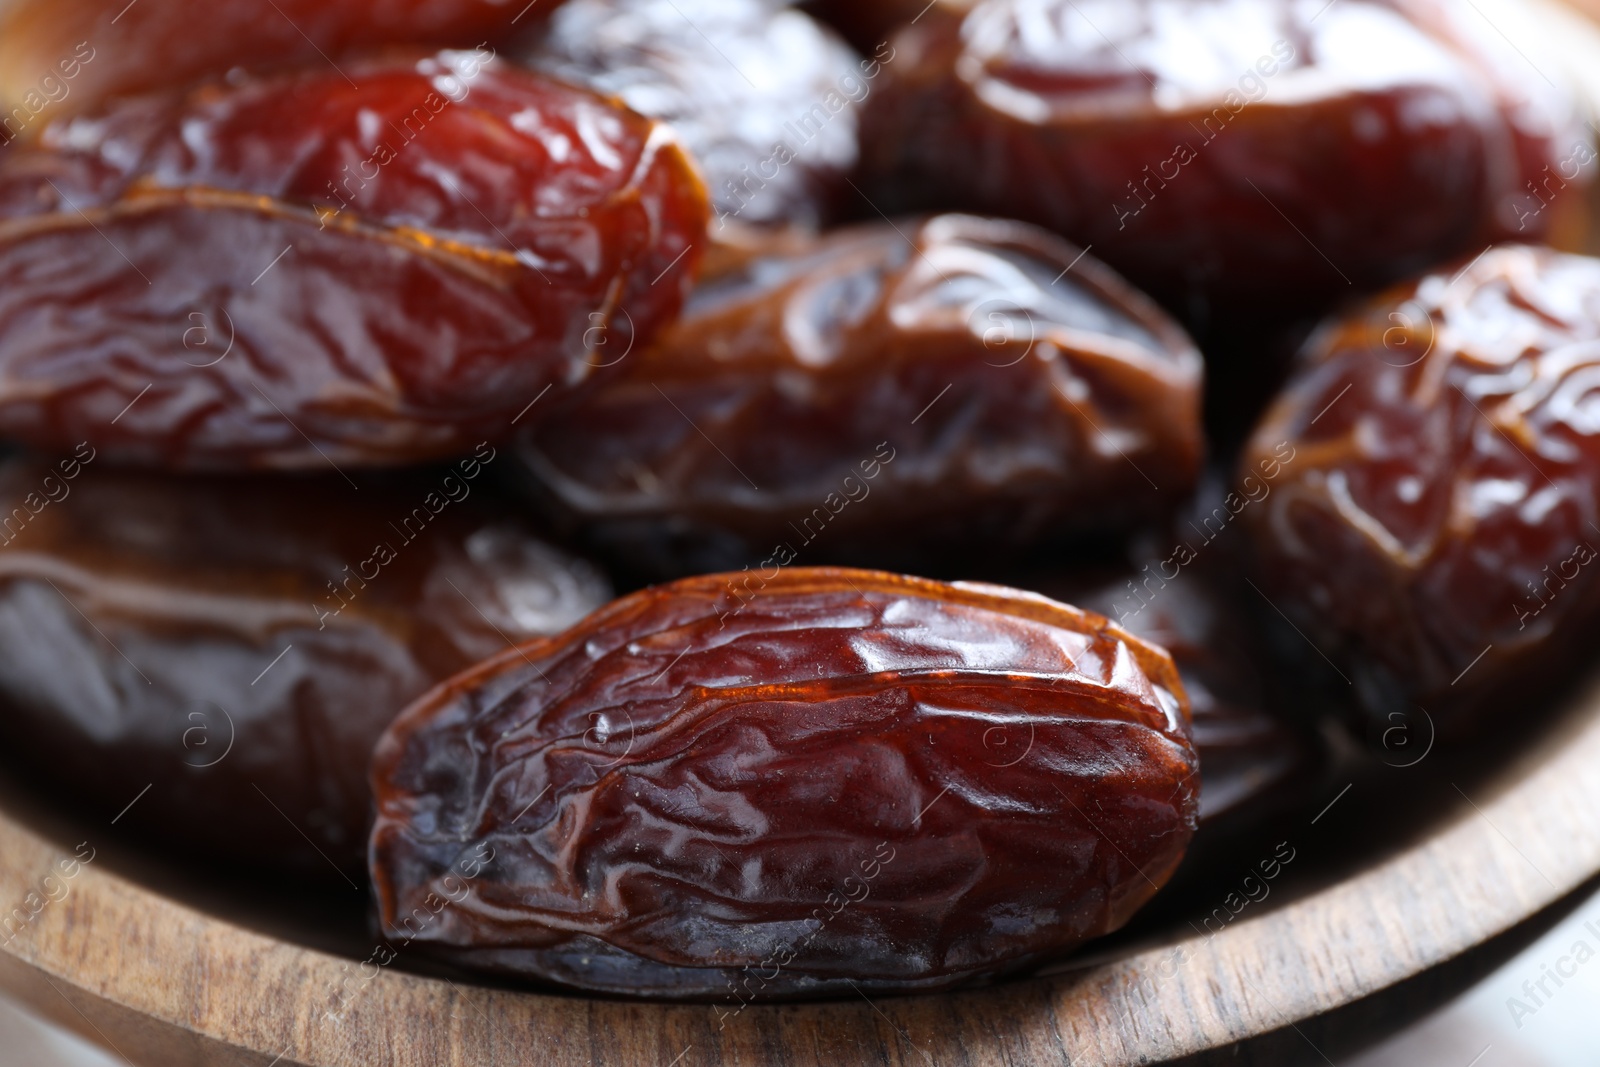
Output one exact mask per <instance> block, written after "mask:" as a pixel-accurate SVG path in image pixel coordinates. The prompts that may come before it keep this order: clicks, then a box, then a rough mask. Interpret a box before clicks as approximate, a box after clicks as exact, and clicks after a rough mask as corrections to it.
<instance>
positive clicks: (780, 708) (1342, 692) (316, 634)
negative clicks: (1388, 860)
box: [0, 0, 1600, 1006]
mask: <svg viewBox="0 0 1600 1067" xmlns="http://www.w3.org/2000/svg"><path fill="white" fill-rule="evenodd" d="M519 6H520V5H517V4H509V5H508V4H502V3H499V2H495V0H429V2H427V3H422V2H414V0H386V2H385V3H383V4H369V3H360V2H357V0H317V2H316V3H308V2H304V0H211V2H205V3H202V2H199V0H142V2H141V3H139V4H138V5H136V6H135V5H130V6H129V7H128V8H125V9H123V11H122V12H121V13H120V14H119V13H117V12H114V11H104V10H102V5H99V4H95V3H90V2H88V0H6V2H3V3H0V442H3V446H0V447H3V451H0V740H3V745H0V748H3V749H4V751H5V758H6V759H7V760H8V761H9V762H10V763H11V765H12V767H13V769H14V770H15V771H16V772H17V773H19V774H21V775H22V776H24V777H26V778H28V779H30V780H31V782H32V786H33V787H35V788H38V789H41V790H46V791H49V792H51V793H53V794H55V795H58V796H59V795H70V797H71V800H70V803H71V804H72V805H75V806H77V807H78V808H79V809H81V810H84V811H93V812H96V813H101V812H104V813H116V812H117V811H118V810H119V809H120V810H121V814H119V815H117V818H116V819H115V820H113V825H115V826H116V832H117V833H118V834H122V835H126V837H127V838H128V839H129V840H130V841H135V842H137V843H138V846H139V847H141V848H146V849H148V850H150V851H152V852H155V853H161V854H163V855H164V856H166V857H167V858H168V859H169V860H171V859H173V858H176V860H177V862H179V863H181V864H182V865H183V869H184V870H186V871H189V872H191V873H193V874H194V875H195V876H197V877H199V876H204V875H205V874H206V873H207V872H212V873H214V872H223V871H235V872H247V873H248V874H249V875H250V876H251V877H255V878H264V879H267V880H268V881H269V882H270V884H275V885H292V886H295V887H299V888H305V887H313V888H314V887H316V886H318V885H320V884H324V883H326V884H334V885H341V886H343V885H344V884H345V883H348V885H353V886H357V887H358V888H359V889H360V890H361V891H362V892H364V893H368V892H370V895H371V898H372V900H373V902H374V909H373V910H374V916H375V919H374V921H375V924H376V928H377V929H378V931H379V933H380V936H381V937H382V938H383V939H384V943H385V944H386V945H388V946H390V954H389V958H390V959H394V958H396V955H397V953H398V949H399V948H401V947H405V946H414V947H413V948H412V949H411V951H410V952H409V953H408V954H407V955H406V957H405V959H406V961H407V964H410V963H411V961H413V960H420V959H422V958H428V959H431V960H432V961H433V965H438V964H441V963H442V964H445V965H449V966H453V967H457V968H462V969H466V970H468V971H478V972H482V973H484V974H486V975H493V976H495V978H496V979H497V980H506V979H510V980H512V981H518V982H523V983H530V984H533V985H536V986H541V987H559V988H565V989H570V990H580V991H590V992H595V993H602V994H606V995H621V996H643V997H669V998H670V997H678V998H690V999H701V1000H713V1001H723V1002H726V1003H730V1004H732V1003H737V1004H739V1005H741V1006H742V1005H743V1004H746V1003H750V1002H754V1001H760V1000H772V999H792V998H800V997H817V996H834V995H846V996H849V995H856V994H860V993H861V992H863V991H868V992H883V993H894V992H911V991H925V990H935V989H944V988H949V987H952V986H957V985H963V984H971V983H977V982H987V981H993V980H996V979H999V978H1002V977H1006V976H1013V975H1018V974H1026V973H1030V972H1035V971H1037V970H1039V969H1040V968H1042V967H1046V966H1052V965H1057V964H1059V963H1060V962H1061V961H1062V960H1063V958H1065V957H1067V956H1069V955H1070V954H1071V953H1072V952H1073V951H1074V950H1076V949H1077V948H1079V946H1082V945H1084V944H1085V943H1086V942H1089V941H1091V940H1093V939H1096V938H1100V937H1102V936H1104V935H1106V934H1109V933H1112V932H1113V931H1116V930H1118V929H1121V928H1122V927H1124V926H1125V925H1126V924H1128V923H1129V921H1130V920H1132V919H1133V918H1134V916H1135V915H1136V914H1138V913H1139V912H1140V911H1141V909H1145V907H1146V905H1147V904H1150V902H1151V901H1152V900H1161V901H1162V902H1163V904H1162V905H1161V909H1157V910H1162V909H1165V911H1166V912H1167V913H1171V912H1173V911H1174V909H1176V910H1178V911H1181V910H1182V908H1183V906H1184V901H1183V900H1181V899H1175V898H1177V897H1181V896H1182V893H1181V892H1180V893H1177V894H1175V893H1174V888H1179V887H1181V886H1183V885H1194V884H1198V882H1197V880H1198V879H1204V877H1206V876H1207V874H1208V873H1214V872H1213V871H1212V870H1211V867H1210V865H1212V864H1215V863H1219V862H1220V861H1219V860H1218V859H1217V857H1219V856H1222V855H1223V854H1224V853H1226V851H1227V849H1228V848H1231V847H1237V846H1239V845H1240V844H1241V842H1247V843H1248V844H1249V845H1250V846H1255V845H1259V846H1260V847H1259V851H1260V852H1261V854H1263V855H1269V854H1277V853H1275V852H1274V847H1275V845H1274V843H1275V842H1276V841H1277V840H1278V838H1277V836H1276V834H1275V828H1276V827H1277V826H1278V825H1279V824H1280V822H1281V820H1282V818H1283V817H1284V816H1285V814H1286V813H1292V812H1294V811H1296V810H1297V809H1299V808H1302V807H1304V806H1305V804H1306V803H1307V802H1308V799H1309V798H1311V797H1312V796H1314V795H1316V791H1317V789H1318V786H1319V784H1320V783H1323V782H1325V781H1326V780H1327V770H1328V768H1329V767H1330V766H1332V765H1333V764H1334V762H1335V760H1336V759H1339V760H1344V761H1345V764H1346V765H1348V762H1349V761H1350V760H1352V759H1359V758H1361V757H1360V754H1359V752H1358V750H1359V747H1360V746H1359V744H1354V745H1352V744H1347V743H1341V742H1340V741H1339V739H1340V738H1341V737H1342V738H1344V740H1345V741H1349V740H1351V739H1354V738H1359V736H1360V735H1361V734H1362V732H1363V731H1365V730H1367V729H1368V728H1369V727H1368V724H1369V723H1370V722H1372V721H1378V722H1382V721H1386V719H1388V718H1390V717H1393V716H1396V715H1400V716H1402V717H1405V716H1411V715H1413V714H1415V713H1417V712H1424V713H1426V715H1427V716H1428V718H1429V721H1433V722H1437V724H1438V726H1439V732H1440V736H1441V739H1442V741H1443V742H1444V743H1446V744H1456V745H1462V746H1466V745H1474V744H1485V743H1487V744H1491V745H1492V744H1493V743H1494V719H1495V718H1496V716H1494V715H1493V714H1492V712H1493V711H1494V710H1495V709H1496V708H1498V707H1501V706H1504V704H1505V703H1506V702H1507V701H1510V700H1517V701H1523V702H1526V701H1527V700H1529V699H1533V694H1536V693H1553V692H1554V691H1555V690H1556V688H1557V687H1559V686H1560V685H1562V684H1564V683H1565V682H1567V681H1570V680H1571V679H1573V678H1574V677H1575V676H1576V675H1577V672H1578V671H1579V670H1580V669H1581V667H1582V650H1583V649H1584V648H1586V647H1589V645H1590V643H1591V638H1592V637H1593V636H1595V635H1596V633H1597V626H1600V577H1597V576H1600V565H1597V566H1593V567H1591V566H1590V564H1591V563H1593V562H1594V561H1595V559H1596V556H1597V555H1600V547H1597V546H1600V260H1595V259H1590V258H1587V257H1586V256H1584V255H1582V254H1580V253H1581V250H1582V248H1583V247H1584V242H1585V241H1586V240H1587V239H1588V233H1587V218H1588V204H1587V200H1586V197H1587V195H1588V188H1589V186H1590V185H1591V184H1592V178H1593V175H1594V171H1595V168H1596V162H1597V156H1596V150H1595V146H1594V144H1593V141H1592V139H1591V130H1592V129H1593V127H1592V126H1591V125H1590V124H1589V117H1588V115H1587V112H1586V110H1585V108H1584V106H1583V104H1582V102H1581V100H1580V99H1579V97H1578V96H1577V95H1576V92H1575V91H1574V90H1573V89H1572V88H1570V87H1569V86H1568V84H1567V83H1566V82H1565V81H1564V80H1563V79H1562V78H1560V77H1557V76H1556V75H1558V74H1559V71H1554V70H1552V71H1549V72H1546V71H1544V70H1538V69H1535V68H1533V67H1532V66H1531V65H1530V64H1529V63H1528V62H1527V61H1526V59H1525V58H1524V56H1523V55H1522V53H1521V52H1520V51H1519V50H1518V49H1517V46H1516V45H1515V44H1513V43H1511V41H1510V40H1509V39H1508V38H1506V37H1504V36H1502V35H1501V34H1499V33H1498V32H1492V31H1494V27H1492V26H1491V27H1489V28H1488V29H1486V28H1485V27H1484V25H1482V22H1483V18H1482V15H1481V13H1476V12H1472V11H1468V10H1466V8H1468V7H1472V6H1473V5H1472V4H1471V0H1342V2H1341V3H1339V4H1336V5H1334V4H1324V3H1321V2H1320V0H1319V2H1315V3H1308V2H1303V0H934V2H933V3H930V4H927V5H926V6H924V5H923V4H922V3H918V2H912V3H905V2H902V0H863V2H858V3H854V4H848V5H846V4H840V3H835V2H833V0H812V2H810V3H806V4H801V5H799V6H787V5H785V4H782V3H780V2H778V0H565V2H556V0H546V2H544V3H542V4H539V5H531V4H530V5H528V6H527V7H524V8H522V10H521V11H518V10H516V9H517V8H518V7H519ZM1246 372H1247V373H1248V374H1252V375H1255V376H1256V378H1257V380H1256V381H1254V382H1253V383H1251V384H1250V385H1249V386H1248V387H1240V386H1236V385H1235V384H1234V383H1237V382H1239V381H1240V376H1241V374H1242V373H1246ZM1280 385H1281V388H1280ZM1235 392H1236V394H1237V395H1232V396H1230V395H1226V394H1229V393H1235ZM1261 398H1266V399H1264V400H1263V399H1261ZM614 597H615V598H614ZM1330 671H1331V674H1330V673H1329V672H1330ZM1335 676H1336V677H1335ZM1329 739H1332V740H1333V741H1334V743H1333V744H1331V745H1330V744H1328V741H1329ZM1340 752H1342V753H1343V754H1342V755H1336V753H1340ZM1352 752H1354V753H1356V755H1352V754H1351V753H1352ZM1290 854H1291V855H1292V852H1291V853H1290ZM1180 871H1181V872H1182V873H1181V874H1180ZM1164 887H1165V888H1164ZM344 891H346V892H348V887H346V888H345V889H344ZM1146 914H1149V912H1148V911H1147V912H1146Z"/></svg>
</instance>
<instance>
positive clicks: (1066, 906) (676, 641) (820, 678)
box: [371, 568, 1195, 1000]
mask: <svg viewBox="0 0 1600 1067" xmlns="http://www.w3.org/2000/svg"><path fill="white" fill-rule="evenodd" d="M1194 770H1195V755H1194V751H1193V749H1192V747H1191V745H1190V742H1189V723H1188V711H1187V709H1186V707H1185V704H1184V698H1183V690H1182V686H1181V684H1180V683H1179V681H1178V677H1177V673H1176V671H1175V670H1174V669H1173V666H1172V661H1171V660H1170V659H1169V658H1168V657H1167V655H1166V653H1164V652H1162V651H1161V650H1159V649H1157V648H1155V647H1153V646H1150V645H1147V644H1145V643H1144V642H1142V641H1140V640H1138V639H1137V638H1135V637H1133V636H1132V635H1130V634H1128V633H1126V632H1125V631H1123V630H1121V629H1119V628H1118V627H1116V626H1114V625H1113V624H1111V623H1110V622H1108V621H1107V620H1106V619H1104V618H1103V617H1101V616H1098V615H1093V614H1090V613H1086V612H1081V611H1078V610H1077V609H1075V608H1070V607H1067V606H1065V605H1061V604H1057V603H1055V602H1053V601H1050V600H1047V599H1045V598H1043V597H1038V596H1034V595H1031V594H1026V593H1020V592H1017V591H1015V590H1010V589H1005V588H1002V587H999V586H985V585H967V584H957V585H947V584H943V583H938V582H930V581H926V580H922V579H914V578H904V577H898V576H894V575H889V574H883V573H880V572H873V571H860V570H847V569H824V568H809V569H792V570H787V571H779V572H778V573H775V574H772V575H770V576H769V575H759V576H758V575H752V574H750V573H748V572H747V573H743V574H724V575H711V576H706V577H699V578H691V579H685V580H683V581H679V582H675V583H672V584H670V585H665V586H660V587H656V588H653V589H648V590H645V591H643V592H640V593H636V594H634V595H632V596H629V597H626V598H624V599H622V600H619V601H616V602H615V603H613V604H612V605H610V606H609V607H607V608H605V609H603V610H602V611H600V612H597V613H596V614H595V615H592V616H590V617H589V618H588V619H586V620H585V621H584V622H582V623H580V624H578V625H577V626H576V627H574V628H573V629H571V630H569V631H568V632H567V633H565V634H563V635H561V636H560V637H557V638H554V639H551V640H549V641H545V642H534V643H529V644H525V645H523V646H521V647H520V648H518V649H516V650H514V651H511V652H509V653H507V654H503V655H500V656H497V657H495V658H494V659H492V660H490V661H488V662H486V663H484V664H481V665H479V666H478V667H476V668H474V669H473V670H471V671H468V672H466V673H464V674H462V675H460V676H458V677H456V678H455V679H452V680H451V681H450V682H448V683H446V684H444V685H442V686H440V687H439V688H438V689H436V690H434V691H433V692H432V693H430V694H429V695H428V696H426V697H424V698H423V699H422V700H420V701H419V702H418V703H416V704H415V705H413V706H412V707H411V708H409V709H408V710H407V711H406V712H405V713H404V714H403V715H402V716H401V717H400V718H399V719H397V720H396V721H395V723H394V724H393V725H392V726H391V727H390V729H389V730H388V731H387V732H386V733H385V735H384V738H383V740H382V741H380V743H379V746H378V749H377V751H376V753H375V754H374V757H373V785H374V789H375V790H376V793H377V796H378V820H377V823H376V825H375V826H374V829H373V834H372V851H371V857H372V873H373V878H374V885H375V888H376V892H377V898H378V904H379V915H380V919H381V923H382V928H383V931H384V933H385V934H386V936H388V937H390V938H391V939H397V940H398V939H402V938H403V939H404V940H406V941H407V942H411V941H413V940H414V941H416V942H417V943H419V944H423V945H426V947H427V948H428V949H429V950H430V951H432V952H436V953H439V954H441V955H443V956H445V957H447V958H449V959H451V960H454V961H456V962H458V963H463V964H466V965H468V966H473V967H477V968H483V969H488V970H494V971H501V972H509V973H512V974H516V975H520V976H523V977H530V978H538V979H543V980H547V981H551V982H556V983H560V984H563V985H567V986H573V987H577V988H582V989H590V990H600V991H606V992H617V993H632V994H646V995H652V994H653V995H680V996H703V997H715V996H719V995H723V996H726V995H732V996H735V997H738V998H739V999H740V1000H749V999H752V998H763V997H774V996H787V995H799V994H807V993H817V992H829V991H835V990H840V991H849V990H850V989H851V987H852V983H853V984H855V985H858V986H859V987H860V988H861V989H866V990H873V989H877V990H909V989H925V988H935V987H940V986H947V985H951V984H954V983H957V982H960V981H966V980H972V979H977V978H981V977H987V976H991V975H994V974H998V973H1001V972H1006V971H1010V970H1015V969H1017V968H1019V967H1023V966H1026V965H1029V964H1031V963H1034V962H1037V961H1039V960H1042V959H1046V958H1050V957H1053V956H1055V955H1058V954H1060V953H1062V952H1065V951H1067V950H1069V949H1071V948H1073V947H1074V946H1076V945H1078V944H1080V943H1082V942H1083V941H1085V940H1087V939H1089V938H1092V937H1096V936H1098V935H1100V934H1103V933H1105V932H1107V931H1109V930H1112V929H1115V928H1116V927H1118V926H1120V925H1121V924H1122V923H1123V922H1124V921H1126V920H1127V918H1128V917H1129V916H1130V915H1131V914H1133V912H1134V911H1135V910H1137V909H1138V908H1139V907H1140V906H1141V905H1142V904H1143V903H1144V902H1145V901H1146V900H1147V899H1148V898H1149V897H1150V896H1151V894H1153V893H1154V892H1155V890H1156V887H1157V886H1159V885H1160V884H1161V883H1162V882H1163V881H1165V880H1166V878H1167V876H1168V875H1169V874H1170V873H1171V871H1172V869H1173V868H1174V867H1175V866H1176V865H1177V863H1178V861H1179V859H1180V858H1181V857H1182V855H1183V850H1184V847H1185V845H1186V844H1187V842H1188V840H1189V837H1190V835H1191V833H1192V830H1193V827H1194V814H1195V788H1194V785H1193V774H1194ZM472 857H484V858H486V859H485V862H477V860H474V862H473V866H472V875H473V876H472V877H470V878H468V879H466V880H465V882H463V878H462V874H461V867H460V863H461V861H462V860H463V858H472ZM446 900H448V901H449V902H450V903H449V904H448V906H443V907H442V910H441V908H440V907H434V906H433V904H434V902H438V903H440V904H441V905H442V904H443V902H444V901H446ZM418 909H426V910H424V911H423V912H422V914H423V915H425V916H428V918H427V921H426V922H420V921H413V915H414V914H415V913H417V911H418Z"/></svg>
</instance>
